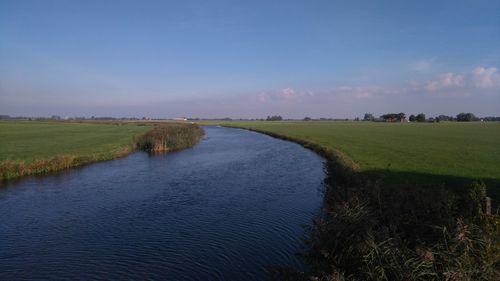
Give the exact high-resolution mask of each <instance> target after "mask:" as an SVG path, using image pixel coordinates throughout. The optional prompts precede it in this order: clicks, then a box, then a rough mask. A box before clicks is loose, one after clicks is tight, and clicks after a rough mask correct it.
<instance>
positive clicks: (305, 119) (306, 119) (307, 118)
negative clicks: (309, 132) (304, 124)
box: [304, 117, 312, 121]
mask: <svg viewBox="0 0 500 281" xmlns="http://www.w3.org/2000/svg"><path fill="white" fill-rule="evenodd" d="M311 120H312V119H311V117H304V121H311Z"/></svg>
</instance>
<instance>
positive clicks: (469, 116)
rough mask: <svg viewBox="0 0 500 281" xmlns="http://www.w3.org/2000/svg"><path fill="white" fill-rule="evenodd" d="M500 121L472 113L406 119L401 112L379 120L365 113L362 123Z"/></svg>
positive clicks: (499, 119)
mask: <svg viewBox="0 0 500 281" xmlns="http://www.w3.org/2000/svg"><path fill="white" fill-rule="evenodd" d="M481 120H482V121H500V117H484V118H478V117H476V115H474V113H470V112H468V113H463V112H462V113H459V114H457V116H455V117H453V116H448V115H439V116H436V117H430V118H427V117H426V116H425V114H424V113H419V114H417V115H414V114H411V115H410V116H409V117H408V120H407V119H406V115H405V113H403V112H400V113H387V114H383V115H380V117H379V118H375V117H374V116H373V114H371V113H365V116H364V118H363V121H385V122H403V121H410V122H440V121H458V122H471V121H481Z"/></svg>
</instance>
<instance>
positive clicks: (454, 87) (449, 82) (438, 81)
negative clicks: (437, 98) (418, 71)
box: [412, 66, 500, 94]
mask: <svg viewBox="0 0 500 281" xmlns="http://www.w3.org/2000/svg"><path fill="white" fill-rule="evenodd" d="M412 85H415V83H414V82H413V84H412ZM416 85H417V86H416V90H421V89H423V90H424V91H428V92H448V91H456V92H458V93H465V92H466V93H468V94H473V93H476V94H477V93H485V92H487V93H491V92H497V93H498V92H500V74H499V73H498V72H497V68H496V67H490V68H486V67H482V66H480V67H477V68H475V69H474V70H473V71H472V72H470V73H464V74H456V73H453V72H448V73H443V74H441V75H439V76H437V77H436V78H434V79H431V80H429V81H426V82H423V83H420V84H419V83H417V84H416ZM422 85H423V86H422ZM419 86H420V87H419Z"/></svg>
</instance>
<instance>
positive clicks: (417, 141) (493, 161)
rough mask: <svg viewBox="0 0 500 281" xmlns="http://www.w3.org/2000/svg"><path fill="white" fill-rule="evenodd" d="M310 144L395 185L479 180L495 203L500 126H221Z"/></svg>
mask: <svg viewBox="0 0 500 281" xmlns="http://www.w3.org/2000/svg"><path fill="white" fill-rule="evenodd" d="M223 124H227V125H230V126H237V127H242V128H250V129H256V130H263V131H267V132H272V133H276V134H280V135H285V136H289V137H293V138H298V139H301V140H306V141H309V142H313V143H316V144H319V145H322V146H324V147H328V148H332V149H335V150H337V151H340V152H342V153H343V154H345V155H347V156H348V157H350V158H351V159H352V160H354V161H355V162H356V163H357V164H359V166H360V167H361V169H362V171H364V172H367V173H375V174H386V175H389V177H390V178H391V179H392V180H393V181H395V182H414V181H429V182H431V181H435V180H437V181H449V182H450V181H451V182H453V183H461V182H469V180H483V181H485V182H486V183H487V184H488V187H489V188H490V190H491V192H492V193H494V194H495V197H497V198H500V196H497V195H500V123H498V122H490V123H486V122H485V123H479V122H474V123H458V122H441V123H373V122H225V123H223Z"/></svg>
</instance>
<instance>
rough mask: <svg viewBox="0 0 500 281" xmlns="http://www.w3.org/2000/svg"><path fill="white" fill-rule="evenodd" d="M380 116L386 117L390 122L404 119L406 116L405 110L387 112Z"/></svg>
mask: <svg viewBox="0 0 500 281" xmlns="http://www.w3.org/2000/svg"><path fill="white" fill-rule="evenodd" d="M380 118H382V119H384V120H385V121H389V122H395V121H402V120H404V118H405V114H404V113H403V112H401V113H387V114H384V115H382V116H380Z"/></svg>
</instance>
